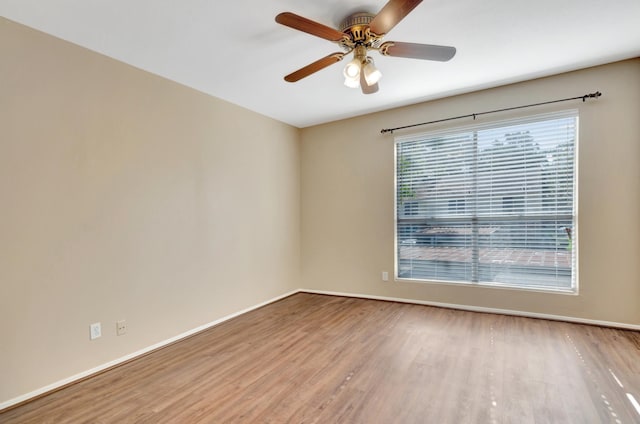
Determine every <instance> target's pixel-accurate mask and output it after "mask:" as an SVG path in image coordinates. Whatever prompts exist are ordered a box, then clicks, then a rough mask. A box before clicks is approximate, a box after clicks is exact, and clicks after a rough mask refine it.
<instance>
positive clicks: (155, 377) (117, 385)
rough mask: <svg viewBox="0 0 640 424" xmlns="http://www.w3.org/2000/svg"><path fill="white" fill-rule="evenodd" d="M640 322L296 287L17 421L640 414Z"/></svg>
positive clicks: (599, 419) (27, 408) (559, 419)
mask: <svg viewBox="0 0 640 424" xmlns="http://www.w3.org/2000/svg"><path fill="white" fill-rule="evenodd" d="M630 396H631V397H633V398H634V399H636V400H638V401H640V333H638V332H633V331H624V330H616V329H609V328H602V327H594V326H586V325H578V324H569V323H563V322H553V321H545V320H536V319H529V318H520V317H512V316H503V315H494V314H483V313H473V312H465V311H455V310H450V309H441V308H433V307H427V306H420V305H410V304H401V303H393V302H384V301H375V300H364V299H353V298H343V297H336V296H323V295H315V294H303V293H300V294H296V295H294V296H291V297H288V298H286V299H283V300H281V301H279V302H276V303H273V304H271V305H268V306H265V307H263V308H260V309H258V310H255V311H252V312H249V313H247V314H244V315H242V316H239V317H237V318H234V319H232V320H230V321H227V322H224V323H222V324H220V325H218V326H216V327H214V328H211V329H209V330H207V331H204V332H202V333H200V334H197V335H195V336H193V337H190V338H188V339H186V340H183V341H181V342H179V343H176V344H173V345H171V346H168V347H166V348H163V349H161V350H158V351H156V352H153V353H151V354H149V355H147V356H145V357H143V358H140V359H138V360H135V361H131V362H129V363H127V364H124V365H122V366H120V367H117V368H115V369H113V370H110V371H108V372H105V373H103V374H100V375H98V376H96V377H94V378H91V379H88V380H85V381H82V382H80V383H78V384H75V385H73V386H70V387H68V388H65V389H63V390H60V391H58V392H55V393H53V394H51V395H49V396H46V397H43V398H41V399H37V400H35V401H33V402H31V403H28V404H26V405H23V406H20V407H18V408H15V409H13V410H9V411H7V412H5V413H2V414H0V422H2V423H6V424H12V423H119V424H120V423H153V424H156V423H178V422H179V423H253V422H257V423H367V424H372V423H614V424H620V423H640V411H637V410H636V409H635V407H634V405H633V403H632V401H631V400H630V399H631V397H630Z"/></svg>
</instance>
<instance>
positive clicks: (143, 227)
mask: <svg viewBox="0 0 640 424" xmlns="http://www.w3.org/2000/svg"><path fill="white" fill-rule="evenodd" d="M0 57H1V59H0V403H2V402H3V401H7V400H9V399H12V398H14V397H17V396H19V395H23V394H25V393H28V392H30V391H33V390H36V389H38V388H40V387H43V386H45V385H48V384H51V383H53V382H55V381H58V380H60V379H63V378H67V377H69V376H71V375H74V374H76V373H79V372H82V371H85V370H88V369H90V368H92V367H95V366H98V365H100V364H104V363H106V362H108V361H111V360H114V359H116V358H119V357H121V356H123V355H126V354H129V353H132V352H135V351H137V350H139V349H142V348H145V347H148V346H150V345H153V344H155V343H157V342H160V341H163V340H166V339H168V338H170V337H173V336H176V335H177V334H180V333H182V332H185V331H187V330H190V329H193V328H195V327H197V326H200V325H202V324H205V323H208V322H211V321H214V320H216V319H218V318H220V317H223V316H225V315H227V314H230V313H233V312H237V311H239V310H242V309H244V308H246V307H249V306H252V305H255V304H258V303H261V302H263V301H266V300H268V299H271V298H274V297H276V296H279V295H282V294H284V293H287V292H289V291H291V290H294V289H295V288H297V287H299V284H300V279H299V277H300V269H299V264H300V262H299V250H300V172H299V165H300V157H299V142H300V140H299V136H300V134H299V130H298V129H296V128H293V127H290V126H288V125H285V124H282V123H279V122H276V121H274V120H271V119H269V118H266V117H263V116H260V115H257V114H255V113H253V112H250V111H247V110H245V109H242V108H239V107H237V106H234V105H231V104H229V103H226V102H223V101H221V100H217V99H214V98H212V97H209V96H207V95H204V94H202V93H199V92H196V91H194V90H191V89H188V88H185V87H183V86H180V85H178V84H175V83H172V82H169V81H167V80H164V79H162V78H159V77H156V76H153V75H150V74H148V73H145V72H142V71H140V70H137V69H134V68H132V67H129V66H127V65H124V64H121V63H119V62H116V61H114V60H112V59H109V58H106V57H103V56H100V55H98V54H95V53H92V52H89V51H87V50H85V49H82V48H80V47H77V46H74V45H71V44H69V43H66V42H63V41H60V40H58V39H55V38H53V37H50V36H47V35H44V34H41V33H38V32H36V31H33V30H30V29H27V28H25V27H23V26H20V25H17V24H14V23H11V22H9V21H7V20H5V19H3V18H0ZM120 319H126V320H127V323H128V334H126V335H125V336H121V337H116V335H115V322H116V320H120ZM98 321H100V322H101V323H102V331H103V336H102V338H100V339H97V340H95V341H89V324H90V323H93V322H98Z"/></svg>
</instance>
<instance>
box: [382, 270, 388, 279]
mask: <svg viewBox="0 0 640 424" xmlns="http://www.w3.org/2000/svg"><path fill="white" fill-rule="evenodd" d="M382 281H389V273H388V272H387V271H382Z"/></svg>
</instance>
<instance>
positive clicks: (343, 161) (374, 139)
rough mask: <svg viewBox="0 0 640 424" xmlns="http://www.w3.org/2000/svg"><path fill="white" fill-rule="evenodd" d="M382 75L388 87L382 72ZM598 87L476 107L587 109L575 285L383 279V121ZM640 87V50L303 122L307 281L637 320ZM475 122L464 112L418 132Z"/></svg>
mask: <svg viewBox="0 0 640 424" xmlns="http://www.w3.org/2000/svg"><path fill="white" fill-rule="evenodd" d="M425 77H427V76H425ZM381 84H382V85H381V89H382V90H384V79H383V80H382V82H381ZM597 90H600V91H602V92H603V94H604V95H603V96H602V97H601V98H600V99H598V100H597V101H588V102H586V103H582V102H580V101H577V102H572V103H562V104H557V105H553V106H545V107H536V108H533V109H527V110H520V111H516V112H510V113H502V114H495V115H487V116H484V117H482V118H479V119H478V122H486V121H490V120H500V119H505V118H511V117H515V116H522V115H523V114H535V113H544V112H549V111H555V110H562V109H566V108H578V109H579V112H580V140H579V158H578V161H579V193H578V195H579V211H578V214H579V218H578V222H579V231H580V233H579V237H580V239H579V256H580V265H579V284H580V293H579V295H578V296H573V295H562V294H547V293H534V292H525V291H517V290H508V289H491V288H480V287H469V286H452V285H442V284H425V283H411V282H393V281H390V282H383V281H381V271H389V273H390V274H392V273H393V267H394V251H393V237H394V221H393V219H394V218H393V212H394V204H393V198H394V187H393V181H394V175H393V172H394V163H393V162H394V142H393V136H392V135H381V134H380V130H381V129H382V128H389V127H395V126H401V125H408V124H413V123H418V122H425V121H430V120H436V119H442V118H447V117H450V116H456V115H464V114H469V113H474V112H482V111H486V110H492V109H498V108H504V107H510V106H517V105H522V104H529V103H536V102H542V101H547V100H553V99H559V98H566V97H574V96H578V95H583V94H586V93H590V92H594V91H597ZM639 99H640V59H636V60H630V61H625V62H619V63H614V64H611V65H606V66H601V67H596V68H591V69H586V70H582V71H578V72H573V73H567V74H562V75H558V76H554V77H550V78H544V79H539V80H534V81H529V82H524V83H520V84H514V85H510V86H504V87H500V88H496V89H490V90H485V91H480V92H476V93H472V94H466V95H460V96H456V97H450V98H447V99H443V100H438V101H432V102H427V103H422V104H419V105H415V106H410V107H405V108H400V109H395V110H390V111H386V112H381V113H376V114H370V115H366V116H362V117H358V118H354V119H348V120H344V121H340V122H334V123H329V124H326V125H320V126H316V127H312V128H307V129H304V130H303V132H302V167H301V169H302V240H303V247H302V251H303V256H302V272H303V282H304V287H305V288H309V289H316V290H324V291H335V292H347V293H358V294H367V295H377V296H388V297H399V298H409V299H417V300H424V301H432V302H441V303H450V304H459V305H470V306H476V307H488V308H498V309H509V310H518V311H525V312H533V313H544V314H553V315H562V316H570V317H578V318H586V319H593V320H604V321H614V322H620V323H627V324H639V323H640V100H639ZM363 101H366V99H363ZM468 123H470V120H467V121H464V120H463V121H456V122H451V123H447V124H442V125H440V126H433V125H432V126H427V127H422V128H420V129H414V130H413V132H419V131H429V130H434V129H438V128H448V127H451V126H455V125H461V124H468ZM411 132H412V131H408V130H405V131H402V132H398V133H397V134H408V133H411Z"/></svg>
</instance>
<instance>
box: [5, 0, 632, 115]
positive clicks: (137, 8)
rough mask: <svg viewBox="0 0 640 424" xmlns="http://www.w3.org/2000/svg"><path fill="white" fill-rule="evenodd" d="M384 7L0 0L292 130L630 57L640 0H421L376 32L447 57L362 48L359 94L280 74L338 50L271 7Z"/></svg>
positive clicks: (327, 13)
mask: <svg viewBox="0 0 640 424" xmlns="http://www.w3.org/2000/svg"><path fill="white" fill-rule="evenodd" d="M385 3H386V0H234V1H227V2H222V1H212V0H108V1H107V0H47V1H43V0H0V14H1V15H2V16H4V17H6V18H8V19H11V20H13V21H16V22H19V23H22V24H25V25H27V26H30V27H33V28H36V29H38V30H41V31H44V32H47V33H49V34H52V35H54V36H56V37H59V38H62V39H64V40H67V41H70V42H72V43H75V44H78V45H81V46H84V47H87V48H89V49H91V50H94V51H96V52H99V53H102V54H105V55H107V56H110V57H112V58H115V59H117V60H120V61H122V62H126V63H128V64H131V65H133V66H136V67H138V68H141V69H144V70H146V71H149V72H152V73H154V74H157V75H161V76H163V77H166V78H168V79H171V80H174V81H177V82H179V83H181V84H184V85H187V86H189V87H193V88H195V89H197V90H200V91H203V92H205V93H208V94H211V95H213V96H216V97H219V98H222V99H225V100H227V101H229V102H232V103H235V104H238V105H241V106H244V107H246V108H248V109H251V110H253V111H256V112H259V113H261V114H263V115H267V116H270V117H272V118H275V119H278V120H280V121H283V122H286V123H289V124H291V125H295V126H297V127H306V126H310V125H314V124H319V123H324V122H328V121H333V120H337V119H342V118H347V117H351V116H356V115H361V114H364V113H368V112H373V111H379V110H384V109H388V108H391V107H395V106H402V105H408V104H413V103H418V102H421V101H424V100H429V99H434V98H439V97H445V96H448V95H452V94H457V93H463V92H469V91H474V90H477V89H480V88H487V87H494V86H498V85H502V84H505V83H510V82H516V81H522V80H526V79H530V78H534V77H540V76H545V75H551V74H556V73H559V72H563V71H569V70H574V69H579V68H584V67H587V66H592V65H598V64H603V63H608V62H612V61H616V60H621V59H627V58H632V57H638V56H640V0H561V1H558V0H536V1H531V0H526V1H525V0H484V1H478V0H456V1H445V0H425V1H423V2H422V3H421V4H420V5H418V7H417V8H416V9H415V10H414V11H413V12H412V13H411V14H410V15H409V16H408V17H407V18H405V19H404V20H403V21H402V22H400V23H399V24H398V26H396V27H395V28H394V29H393V30H392V31H391V32H390V33H389V34H388V35H387V36H386V37H385V40H386V41H391V40H392V41H405V42H414V43H425V44H443V45H449V46H455V47H456V48H457V49H458V52H457V54H456V56H455V57H454V58H453V59H452V60H451V61H449V62H429V61H420V60H415V59H404V58H395V57H382V56H379V55H378V54H377V53H373V54H372V55H373V56H374V57H375V59H376V65H377V66H378V68H380V70H381V71H382V73H383V78H382V80H381V81H380V91H379V92H378V93H376V94H372V95H367V96H365V95H363V94H362V93H361V92H360V90H358V89H349V88H347V87H345V86H344V85H343V84H342V82H343V77H342V68H343V67H344V64H345V63H346V62H345V61H343V62H342V63H339V64H336V65H332V66H331V67H329V68H326V69H324V70H322V71H320V72H318V73H316V74H314V75H311V76H309V77H307V78H305V79H303V80H301V81H299V82H297V83H293V84H292V83H287V82H285V81H284V80H283V76H284V75H286V74H289V73H290V72H292V71H294V70H296V69H298V68H301V67H302V66H304V65H307V64H308V63H310V62H313V61H315V60H316V59H319V58H321V57H323V56H326V55H328V54H329V53H332V52H337V51H340V49H339V47H338V46H337V45H335V44H333V43H331V42H329V41H326V40H323V39H320V38H316V37H313V36H311V35H308V34H305V33H301V32H298V31H295V30H293V29H290V28H287V27H284V26H281V25H279V24H277V23H276V22H275V21H274V18H275V16H276V15H277V14H278V13H280V12H284V11H290V12H294V13H296V14H299V15H302V16H305V17H307V18H309V19H312V20H314V21H316V22H320V23H323V24H325V25H328V26H332V27H334V28H337V27H338V25H339V23H340V21H341V20H342V19H343V18H344V17H345V16H347V15H349V14H351V13H353V12H358V11H368V12H373V13H377V12H378V11H379V10H380V9H381V8H382V6H384V4H385ZM597 88H598V87H594V89H597ZM580 94H583V93H577V94H576V95H580Z"/></svg>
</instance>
